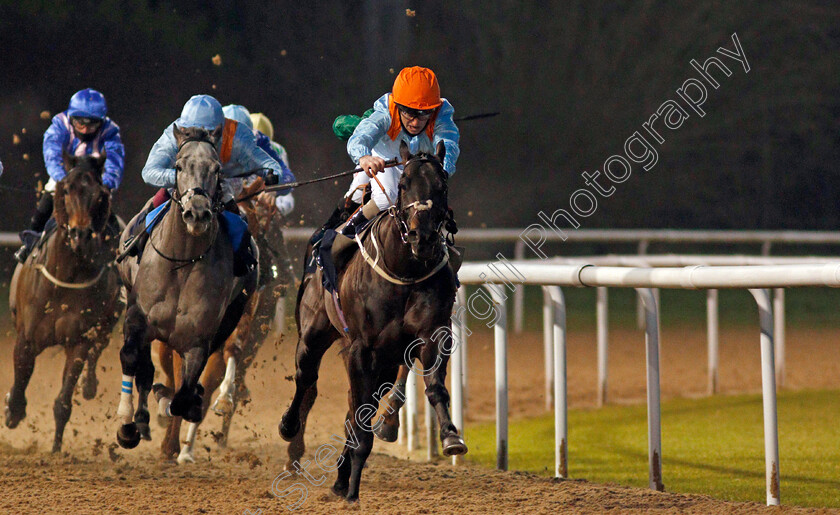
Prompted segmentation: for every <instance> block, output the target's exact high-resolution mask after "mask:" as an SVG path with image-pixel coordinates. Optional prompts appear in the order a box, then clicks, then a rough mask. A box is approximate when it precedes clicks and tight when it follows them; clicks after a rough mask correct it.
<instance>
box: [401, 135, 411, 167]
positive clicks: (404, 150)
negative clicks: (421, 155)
mask: <svg viewBox="0 0 840 515" xmlns="http://www.w3.org/2000/svg"><path fill="white" fill-rule="evenodd" d="M400 159H402V162H403V164H405V163H407V162H408V160H409V159H411V151H410V150H409V149H408V144H407V143H406V142H405V140H401V141H400Z"/></svg>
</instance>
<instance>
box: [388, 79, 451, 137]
mask: <svg viewBox="0 0 840 515" xmlns="http://www.w3.org/2000/svg"><path fill="white" fill-rule="evenodd" d="M441 104H443V101H442V100H441V98H440V86H439V85H438V81H437V77H436V76H435V72H433V71H432V70H430V69H428V68H423V67H420V66H412V67H411V68H403V69H402V70H401V71H400V73H399V75H397V79H396V80H395V81H394V87H393V89H392V90H391V97H390V100H389V101H388V108H389V111H390V113H391V127H390V128H389V129H388V136H389V137H390V138H391V140H395V139H397V136H398V135H399V133H400V130H402V124H401V123H400V114H399V111H398V106H404V107H407V108H409V109H415V110H418V111H428V110H434V113H433V114H432V116H431V117H430V118H429V122H428V123H427V124H426V135H428V136H429V139H432V135H433V134H434V127H435V118H436V116H437V108H438V107H440V106H441Z"/></svg>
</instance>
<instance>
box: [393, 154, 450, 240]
mask: <svg viewBox="0 0 840 515" xmlns="http://www.w3.org/2000/svg"><path fill="white" fill-rule="evenodd" d="M409 163H418V164H423V163H432V164H434V165H437V166H436V167H435V170H437V172H438V176H439V177H440V178H441V179H443V192H442V195H443V197H444V198H447V196H448V195H447V193H448V188H449V187H448V184H447V176H446V171H444V170H443V167H442V166H441V163H440V162H439V161H438V160H437V159H436V158H433V157H429V156H427V155H424V154H420V155H417V156H414V157H412V158H411V159H409V160H408V161H406V163H405V166H406V167H408V165H409ZM398 189H399V191H398V192H397V202H396V203H395V204H394V205H393V206H391V207H389V208H388V214H389V215H390V216H391V217H393V218H394V221H395V222H396V223H397V229H398V231H399V233H400V239H401V240H402V242H403V243H405V244H408V243H409V241H408V238H409V235H408V233H409V228H408V225H409V223H411V220H412V219H413V218H414V217H415V216H417V214H418V213H419V212H421V211H429V210H431V209H433V208H434V207H435V205H434V201H433V200H432V199H426V200H416V201H414V202H411V203H410V204H406V205H405V206H403V205H402V191H403V185H402V184H400V185H399V188H398ZM383 191H384V189H383ZM438 207H439V208H441V209H443V210H444V211H445V210H446V209H447V208H446V206H438ZM409 212H410V214H409ZM445 223H446V216H444V217H443V218H442V219H441V221H440V223H439V224H438V226H437V227H436V228H435V232H436V233H437V234H438V235H439V236H440V240H441V242H443V227H444V224H445Z"/></svg>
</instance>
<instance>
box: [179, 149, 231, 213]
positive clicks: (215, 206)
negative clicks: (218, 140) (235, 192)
mask: <svg viewBox="0 0 840 515" xmlns="http://www.w3.org/2000/svg"><path fill="white" fill-rule="evenodd" d="M192 142H196V143H207V144H208V145H210V147H211V148H212V149H213V152H214V153H215V154H216V157H218V152H217V151H216V146H215V145H214V144H213V142H212V141H210V140H209V139H207V136H205V135H200V136H189V137H187V138H185V139H184V140H183V141H181V143H180V144H179V145H178V154H180V153H181V149H183V148H184V145H186V144H187V143H192ZM178 154H176V156H175V159H176V161H177V159H178ZM178 172H179V169H178V167H176V168H175V191H174V192H173V193H172V199H173V200H174V201H175V205H176V206H178V210H179V211H181V212H182V213H183V212H184V202H186V201H188V200H190V199H191V198H193V197H194V196H196V195H201V196H203V197H207V198H208V199H209V200H210V205H211V207H210V210H211V211H212V212H213V213H218V212H219V211H220V210H221V207H222V203H221V191H222V188H221V179H222V172H221V167H220V168H219V170H218V171H216V172H215V174H216V191H215V192H214V194H213V196H212V197H211V196H210V193H208V192H207V190H205V189H204V188H201V187H195V188H190V189H188V190H187V191H184V192H181V189H180V188H179V187H178Z"/></svg>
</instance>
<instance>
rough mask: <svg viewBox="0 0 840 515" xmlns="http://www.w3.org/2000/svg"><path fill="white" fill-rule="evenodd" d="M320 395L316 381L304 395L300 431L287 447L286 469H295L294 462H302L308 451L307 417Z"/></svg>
mask: <svg viewBox="0 0 840 515" xmlns="http://www.w3.org/2000/svg"><path fill="white" fill-rule="evenodd" d="M317 397H318V383H314V384H313V385H312V386H310V387H309V389H308V390H307V391H306V394H304V396H303V402H301V404H300V431H298V433H297V434H296V435H295V437H294V438H292V441H291V442H289V446H288V448H287V453H288V460H287V461H286V465H285V467H284V469H285V470H288V471H292V470H294V463H295V462H300V459H301V458H302V457H303V453H304V452H305V451H306V443H305V442H304V435H305V434H306V419H307V418H309V410H311V409H312V406H313V405H314V404H315V399H316V398H317Z"/></svg>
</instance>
